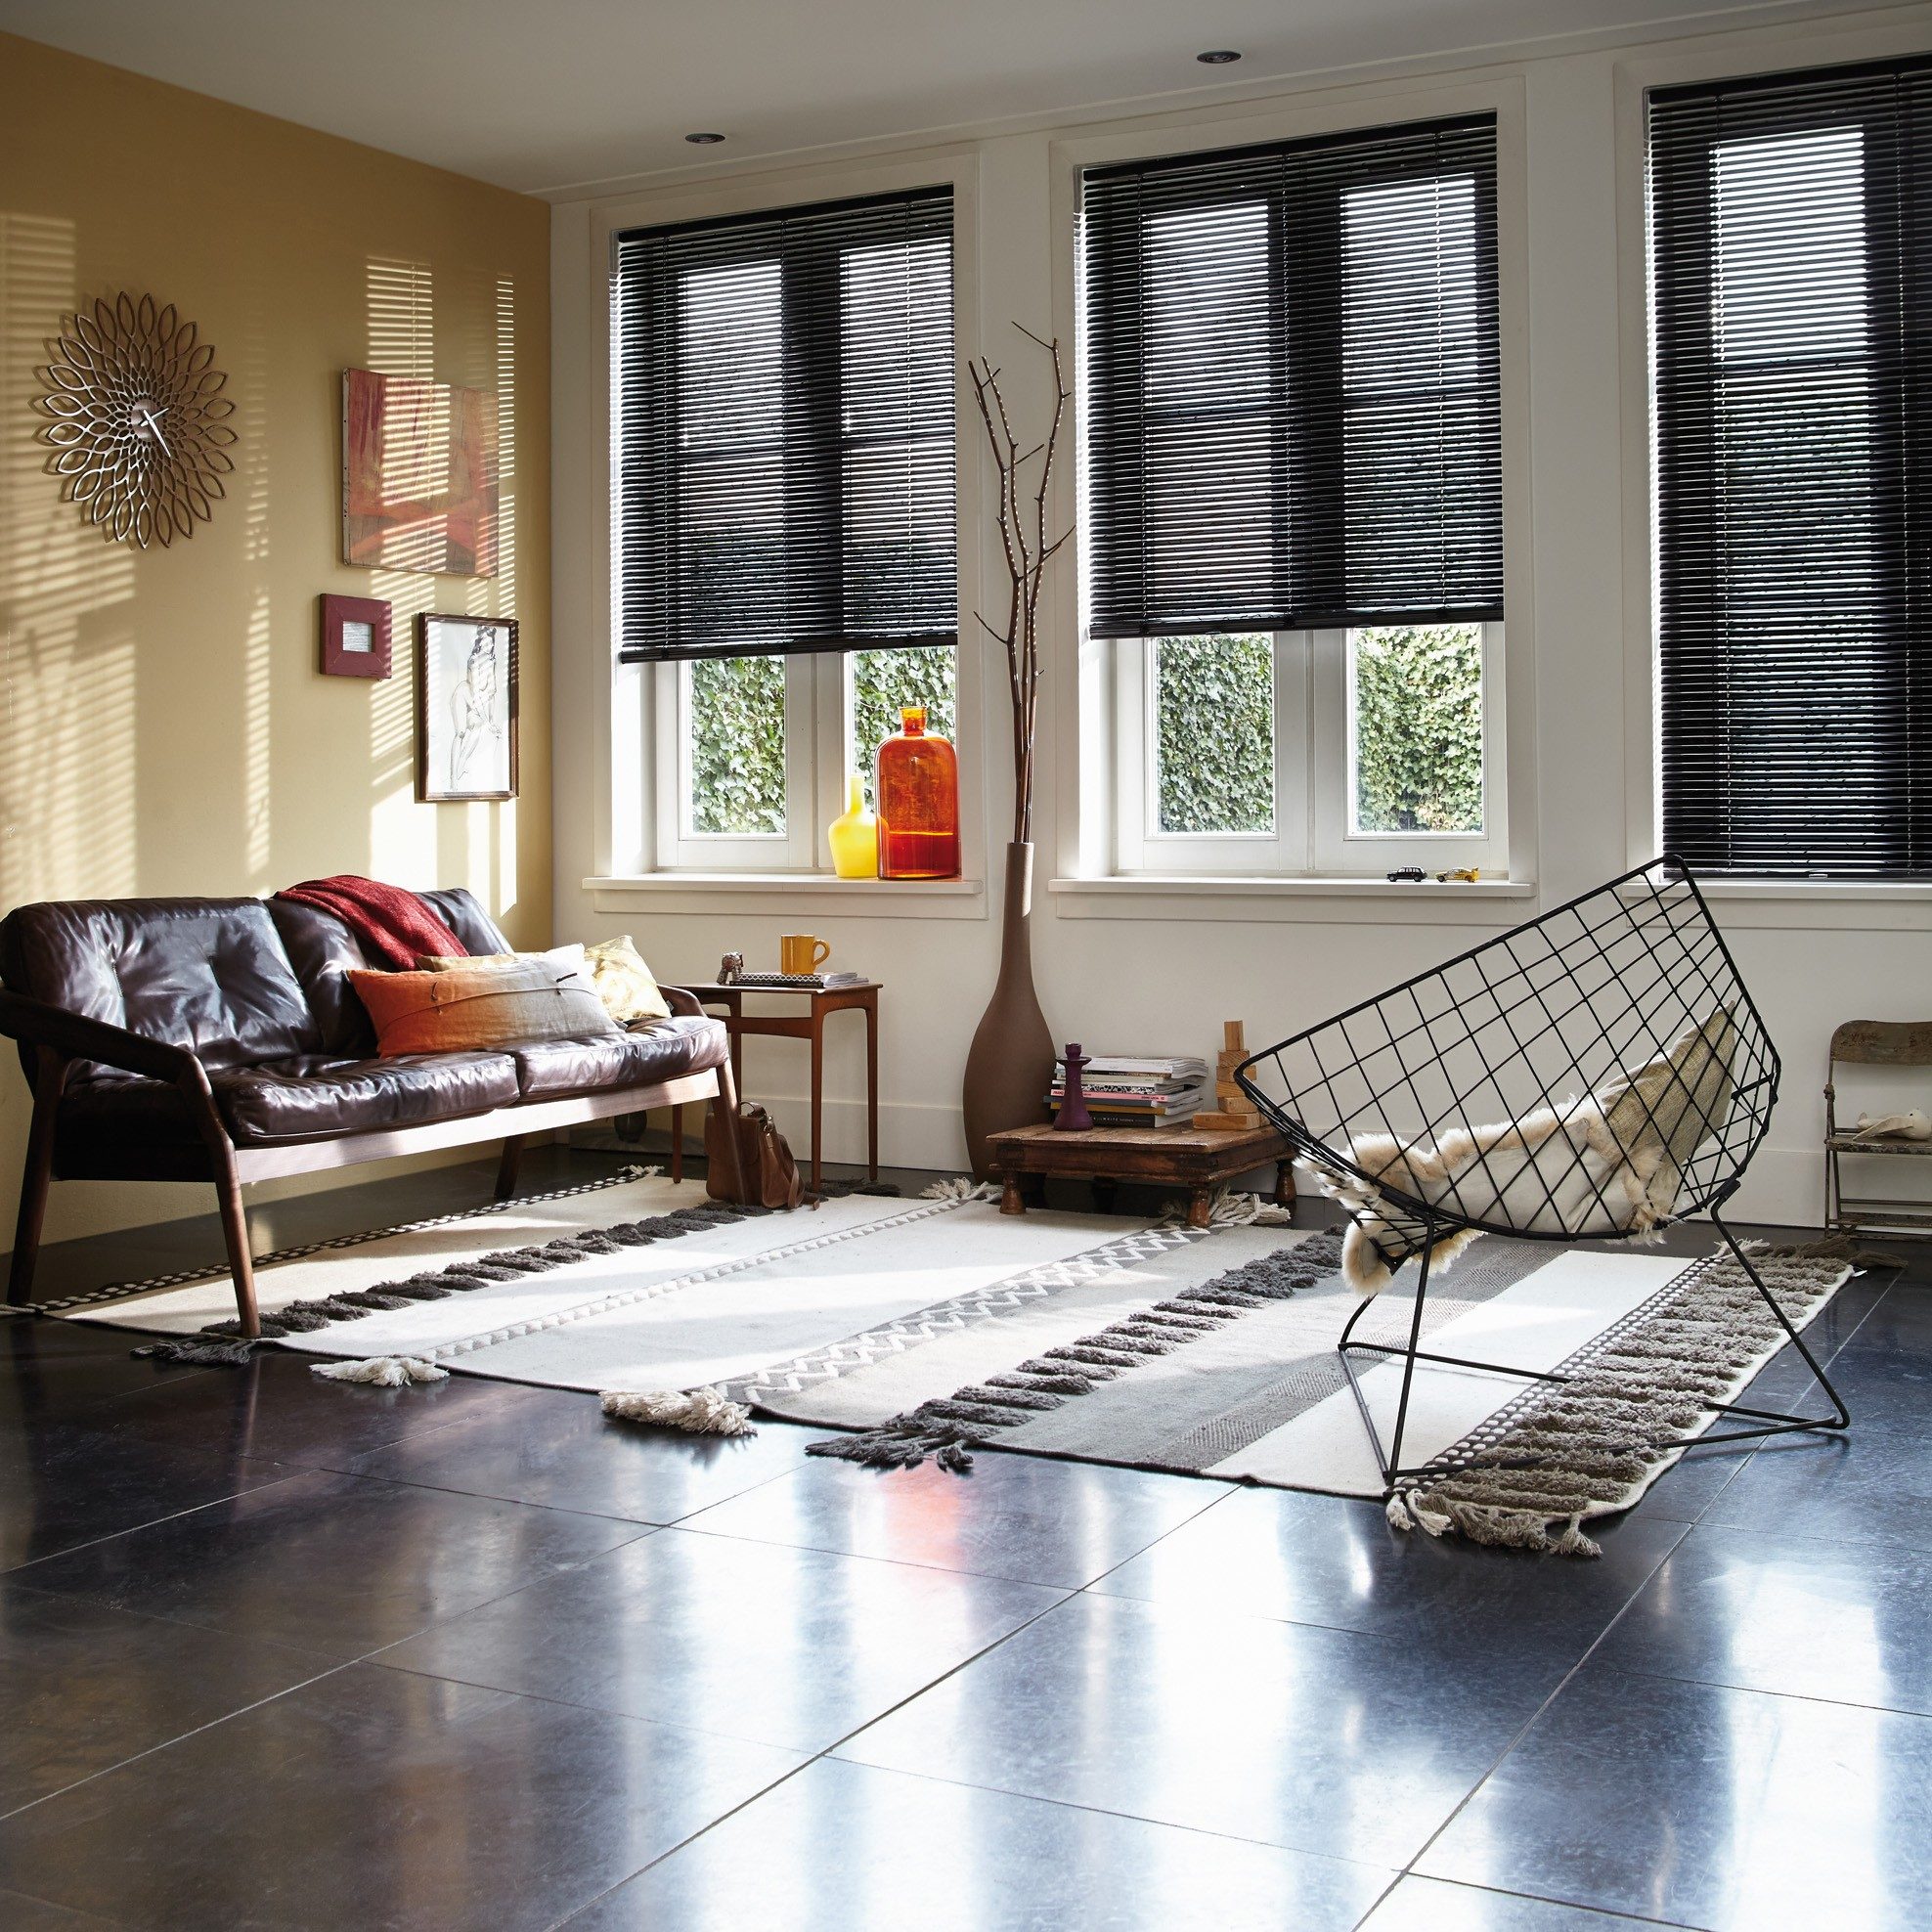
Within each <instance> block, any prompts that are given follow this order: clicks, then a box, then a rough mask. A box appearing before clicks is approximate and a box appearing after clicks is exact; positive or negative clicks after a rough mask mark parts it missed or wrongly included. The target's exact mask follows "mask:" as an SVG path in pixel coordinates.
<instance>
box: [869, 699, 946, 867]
mask: <svg viewBox="0 0 1932 1932" xmlns="http://www.w3.org/2000/svg"><path fill="white" fill-rule="evenodd" d="M900 721H901V723H900V729H899V730H898V732H896V733H895V734H894V735H893V736H892V737H890V738H888V739H887V740H886V741H885V743H884V744H882V745H881V746H880V747H879V877H880V878H882V879H956V878H958V876H959V760H958V758H957V757H956V756H955V755H954V752H953V749H952V747H951V746H950V745H949V744H947V743H946V741H945V740H944V738H935V737H930V736H928V735H927V731H926V707H925V706H924V705H922V704H908V705H906V706H905V707H904V708H903V709H902V710H901V711H900Z"/></svg>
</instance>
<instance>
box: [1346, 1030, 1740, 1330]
mask: <svg viewBox="0 0 1932 1932" xmlns="http://www.w3.org/2000/svg"><path fill="white" fill-rule="evenodd" d="M1736 1050H1737V1028H1736V1024H1735V1021H1734V1015H1733V1012H1732V1010H1731V1008H1729V1007H1725V1006H1720V1007H1717V1008H1714V1009H1713V1010H1712V1012H1711V1013H1710V1014H1709V1016H1708V1017H1707V1018H1706V1019H1705V1020H1704V1022H1703V1024H1702V1025H1701V1026H1696V1027H1692V1028H1690V1029H1688V1030H1687V1031H1686V1032H1684V1033H1682V1034H1681V1035H1680V1036H1679V1037H1678V1038H1677V1039H1676V1040H1674V1041H1673V1042H1672V1043H1671V1045H1670V1046H1669V1048H1668V1049H1666V1050H1665V1051H1664V1052H1663V1053H1660V1054H1659V1055H1657V1057H1656V1058H1655V1059H1653V1060H1651V1061H1650V1062H1649V1063H1648V1064H1647V1065H1646V1066H1645V1067H1643V1068H1642V1069H1640V1070H1639V1071H1638V1072H1637V1073H1636V1074H1634V1075H1628V1076H1625V1075H1621V1074H1619V1075H1618V1076H1615V1077H1614V1078H1610V1079H1606V1080H1604V1081H1603V1082H1602V1083H1601V1084H1600V1085H1599V1086H1598V1087H1597V1089H1596V1090H1595V1091H1594V1092H1591V1093H1588V1094H1585V1095H1583V1096H1582V1097H1581V1098H1578V1099H1572V1100H1564V1101H1559V1102H1557V1103H1555V1104H1554V1105H1550V1106H1542V1107H1538V1108H1535V1109H1534V1110H1532V1111H1531V1112H1530V1113H1527V1114H1525V1115H1523V1116H1522V1117H1521V1118H1520V1119H1518V1120H1504V1121H1500V1122H1498V1123H1497V1124H1495V1125H1493V1126H1468V1127H1452V1128H1450V1129H1448V1130H1447V1131H1446V1132H1441V1133H1437V1134H1433V1135H1423V1136H1420V1137H1417V1138H1415V1139H1411V1140H1402V1139H1398V1138H1397V1137H1396V1136H1394V1135H1392V1134H1382V1133H1374V1134H1357V1135H1354V1136H1352V1137H1351V1138H1350V1140H1349V1143H1348V1150H1349V1151H1348V1158H1349V1160H1350V1161H1351V1162H1352V1163H1353V1164H1355V1165H1356V1166H1357V1167H1359V1168H1361V1169H1362V1171H1363V1173H1365V1174H1367V1175H1370V1176H1372V1178H1371V1179H1368V1180H1364V1179H1363V1178H1362V1177H1361V1176H1360V1175H1357V1174H1352V1173H1349V1172H1347V1171H1346V1170H1344V1169H1342V1168H1340V1167H1325V1166H1323V1165H1321V1164H1319V1163H1316V1164H1315V1170H1316V1174H1317V1177H1318V1179H1319V1181H1320V1184H1321V1186H1322V1189H1323V1191H1324V1192H1325V1193H1327V1194H1329V1195H1330V1196H1332V1197H1333V1198H1334V1199H1335V1200H1336V1201H1337V1202H1338V1203H1339V1204H1340V1206H1341V1207H1343V1208H1344V1209H1346V1211H1347V1213H1348V1215H1349V1226H1348V1232H1347V1234H1346V1235H1345V1236H1344V1238H1343V1242H1342V1254H1341V1272H1342V1276H1343V1279H1344V1280H1346V1281H1347V1282H1348V1284H1349V1286H1350V1287H1352V1288H1353V1289H1354V1290H1355V1291H1356V1293H1357V1294H1360V1295H1374V1294H1376V1293H1378V1292H1379V1291H1380V1290H1381V1289H1383V1288H1385V1287H1386V1286H1387V1285H1388V1281H1389V1278H1390V1275H1391V1272H1392V1270H1394V1269H1395V1268H1398V1267H1400V1266H1401V1265H1402V1263H1403V1262H1404V1261H1405V1260H1407V1259H1408V1258H1409V1256H1410V1255H1412V1254H1415V1253H1417V1252H1419V1251H1421V1250H1422V1249H1423V1248H1424V1247H1425V1246H1426V1245H1427V1243H1428V1237H1429V1234H1430V1232H1431V1229H1430V1225H1429V1223H1428V1222H1427V1221H1426V1220H1425V1219H1424V1218H1423V1217H1422V1216H1421V1215H1420V1214H1418V1213H1417V1212H1416V1211H1415V1210H1414V1209H1413V1208H1412V1207H1408V1206H1405V1205H1404V1203H1403V1202H1402V1201H1400V1200H1392V1199H1390V1198H1389V1193H1387V1192H1384V1190H1389V1191H1392V1192H1393V1193H1394V1194H1395V1195H1399V1196H1406V1197H1407V1199H1408V1201H1409V1202H1414V1203H1420V1204H1422V1205H1423V1206H1424V1207H1438V1208H1440V1209H1441V1210H1442V1214H1443V1216H1444V1217H1445V1218H1447V1219H1450V1220H1452V1221H1453V1222H1454V1223H1456V1225H1455V1227H1454V1230H1453V1232H1451V1233H1449V1234H1447V1235H1445V1236H1443V1237H1442V1238H1441V1239H1439V1240H1437V1241H1436V1242H1435V1244H1434V1245H1433V1247H1432V1248H1431V1249H1430V1264H1431V1266H1443V1265H1446V1264H1447V1263H1448V1262H1450V1261H1452V1260H1453V1259H1454V1258H1455V1257H1456V1255H1457V1254H1459V1253H1461V1252H1462V1251H1463V1250H1464V1249H1465V1248H1467V1247H1468V1246H1469V1244H1470V1243H1471V1242H1472V1241H1473V1240H1474V1239H1475V1238H1476V1236H1477V1235H1478V1234H1481V1233H1483V1232H1484V1231H1485V1230H1498V1231H1514V1232H1516V1233H1522V1234H1549V1235H1558V1234H1567V1235H1575V1236H1579V1237H1583V1238H1589V1237H1591V1236H1607V1235H1626V1236H1628V1235H1635V1236H1645V1235H1651V1236H1652V1237H1654V1233H1655V1231H1656V1230H1657V1229H1659V1228H1660V1227H1661V1226H1662V1225H1663V1224H1664V1223H1665V1222H1667V1221H1669V1220H1670V1218H1671V1216H1672V1213H1673V1211H1674V1209H1675V1207H1676V1205H1677V1199H1678V1192H1679V1189H1680V1187H1681V1185H1682V1181H1683V1174H1684V1169H1685V1167H1686V1166H1687V1165H1688V1164H1689V1163H1690V1161H1691V1157H1692V1155H1694V1154H1695V1153H1696V1151H1697V1149H1698V1148H1699V1147H1700V1146H1702V1145H1703V1144H1704V1143H1705V1142H1706V1141H1708V1140H1710V1139H1711V1138H1712V1137H1713V1136H1715V1135H1716V1134H1718V1133H1720V1132H1722V1130H1723V1128H1724V1125H1725V1122H1726V1120H1728V1118H1729V1117H1730V1113H1731V1107H1732V1100H1733V1096H1734V1078H1733V1074H1732V1063H1733V1060H1734V1057H1735V1054H1736Z"/></svg>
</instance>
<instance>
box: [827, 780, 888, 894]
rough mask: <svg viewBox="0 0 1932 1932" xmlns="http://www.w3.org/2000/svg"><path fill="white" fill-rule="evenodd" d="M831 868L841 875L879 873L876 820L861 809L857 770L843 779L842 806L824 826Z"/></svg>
mask: <svg viewBox="0 0 1932 1932" xmlns="http://www.w3.org/2000/svg"><path fill="white" fill-rule="evenodd" d="M825 836H826V838H827V839H828V840H830V842H831V847H832V870H833V871H834V872H836V873H837V874H838V875H839V877H840V878H842V879H876V878H877V877H878V876H879V821H878V820H877V819H876V818H875V817H873V815H872V814H871V812H867V811H866V809H865V786H864V783H863V781H862V780H861V779H860V778H859V776H858V773H857V772H856V771H855V772H854V773H853V774H852V776H851V777H850V778H849V779H847V781H846V809H845V811H844V812H841V813H840V814H839V816H838V817H836V818H834V819H833V820H832V822H831V824H830V825H829V826H828V827H827V828H826V831H825Z"/></svg>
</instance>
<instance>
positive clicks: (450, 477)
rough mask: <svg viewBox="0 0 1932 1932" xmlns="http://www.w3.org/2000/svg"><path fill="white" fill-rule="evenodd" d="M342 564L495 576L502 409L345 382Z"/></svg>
mask: <svg viewBox="0 0 1932 1932" xmlns="http://www.w3.org/2000/svg"><path fill="white" fill-rule="evenodd" d="M342 555H343V557H344V558H345V559H346V560H347V561H348V562H350V563H360V564H366V565H368V566H369V567H370V568H372V569H380V570H419V571H423V572H426V573H428V574H430V575H433V576H445V577H494V576H495V575H496V574H497V399H496V398H495V397H494V396H492V395H489V394H487V393H486V392H485V391H484V390H481V389H453V388H451V387H450V386H449V385H448V384H447V383H443V382H425V381H422V380H420V379H419V378H417V377H416V376H407V375H377V374H374V373H373V372H371V371H369V370H366V369H349V370H344V371H343V372H342Z"/></svg>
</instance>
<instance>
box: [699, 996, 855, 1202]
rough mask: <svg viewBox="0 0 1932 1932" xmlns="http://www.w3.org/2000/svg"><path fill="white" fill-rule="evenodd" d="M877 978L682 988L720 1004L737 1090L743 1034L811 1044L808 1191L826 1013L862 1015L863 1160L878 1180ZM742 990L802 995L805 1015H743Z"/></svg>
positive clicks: (741, 1084)
mask: <svg viewBox="0 0 1932 1932" xmlns="http://www.w3.org/2000/svg"><path fill="white" fill-rule="evenodd" d="M880 985H881V982H880V981H878V980H857V981H855V982H853V983H852V984H851V985H849V986H842V987H824V988H813V987H740V986H728V987H726V986H720V985H719V984H718V983H717V982H716V981H711V982H708V983H706V984H704V985H700V986H693V985H689V984H686V985H685V986H684V990H685V991H686V992H688V993H690V994H692V995H693V996H694V997H695V998H696V999H697V1000H698V1002H699V1004H700V1005H703V1006H722V1007H724V1025H725V1027H726V1028H727V1029H728V1030H729V1032H730V1035H731V1072H732V1074H733V1075H734V1076H736V1078H737V1082H738V1091H739V1093H741V1094H742V1093H743V1092H744V1090H745V1078H744V1074H745V1070H744V1059H745V1049H744V1038H745V1035H746V1034H747V1033H756V1034H759V1035H761V1036H765V1037H769V1038H773V1039H805V1040H810V1041H811V1042H812V1193H813V1194H816V1193H817V1192H818V1141H819V1127H820V1124H821V1120H822V1117H823V1114H824V1108H825V1017H826V1015H827V1014H830V1013H863V1014H864V1015H865V1162H866V1166H867V1168H868V1170H869V1171H870V1174H871V1177H872V1179H873V1180H877V1179H878V1178H879V988H880ZM746 993H769V994H771V995H772V996H773V997H775V998H779V999H805V1000H809V1001H810V1002H811V1007H810V1010H809V1011H808V1012H805V1013H747V1012H746V1011H745V994H746ZM682 1117H683V1109H682V1108H681V1107H674V1108H673V1109H672V1110H671V1148H672V1154H671V1176H672V1178H673V1179H674V1180H681V1179H682V1178H683V1167H684V1162H683V1145H684V1122H683V1118H682Z"/></svg>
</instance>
